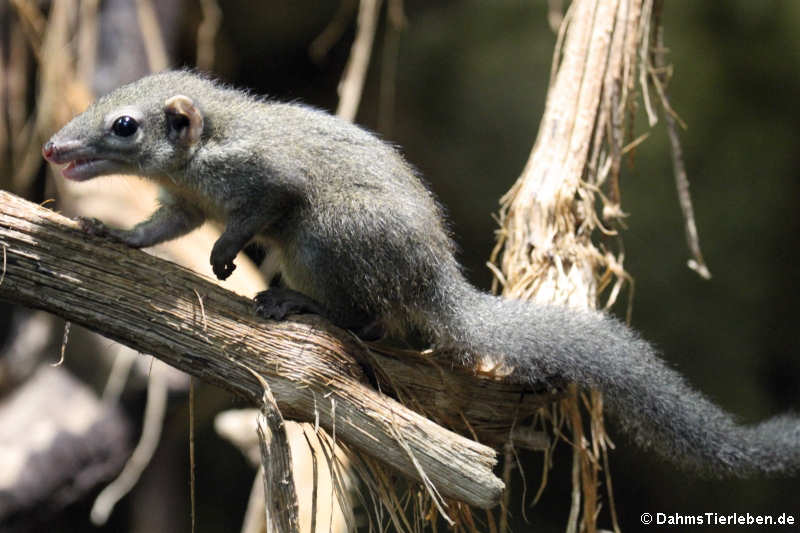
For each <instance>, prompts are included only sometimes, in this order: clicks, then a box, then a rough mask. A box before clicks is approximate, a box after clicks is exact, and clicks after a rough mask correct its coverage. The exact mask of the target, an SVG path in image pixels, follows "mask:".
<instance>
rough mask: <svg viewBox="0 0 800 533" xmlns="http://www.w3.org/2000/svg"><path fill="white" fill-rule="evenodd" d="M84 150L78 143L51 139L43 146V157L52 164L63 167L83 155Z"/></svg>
mask: <svg viewBox="0 0 800 533" xmlns="http://www.w3.org/2000/svg"><path fill="white" fill-rule="evenodd" d="M82 148H83V145H82V144H81V143H80V142H78V141H64V142H56V141H54V140H53V139H50V140H49V141H47V142H46V143H45V144H44V146H42V156H43V157H44V158H45V159H46V160H47V161H49V162H50V163H54V164H56V165H61V164H63V163H69V162H70V161H72V160H74V159H77V157H79V156H81V155H83V154H82Z"/></svg>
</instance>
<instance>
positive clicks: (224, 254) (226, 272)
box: [211, 241, 236, 280]
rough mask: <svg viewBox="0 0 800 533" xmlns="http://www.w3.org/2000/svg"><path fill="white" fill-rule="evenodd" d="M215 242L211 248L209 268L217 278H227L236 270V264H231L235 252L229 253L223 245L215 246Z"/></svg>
mask: <svg viewBox="0 0 800 533" xmlns="http://www.w3.org/2000/svg"><path fill="white" fill-rule="evenodd" d="M217 244H219V241H217ZM217 244H215V245H214V249H213V250H211V269H212V270H213V271H214V275H215V276H217V279H222V280H224V279H228V278H229V277H230V275H231V274H233V271H234V270H236V265H235V264H233V259H234V258H235V257H236V254H235V253H234V254H231V253H229V252H228V251H226V250H224V249H223V247H221V246H217Z"/></svg>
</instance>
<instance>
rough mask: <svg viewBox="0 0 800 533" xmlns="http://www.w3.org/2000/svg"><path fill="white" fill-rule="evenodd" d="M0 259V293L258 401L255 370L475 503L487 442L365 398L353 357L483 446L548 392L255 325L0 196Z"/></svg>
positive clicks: (240, 309)
mask: <svg viewBox="0 0 800 533" xmlns="http://www.w3.org/2000/svg"><path fill="white" fill-rule="evenodd" d="M0 262H1V264H0V267H2V271H0V298H3V299H6V300H10V301H13V302H17V303H20V304H23V305H27V306H30V307H34V308H40V309H45V310H47V311H49V312H51V313H54V314H57V315H59V316H62V317H64V318H65V319H67V320H71V321H74V322H76V323H79V324H82V325H84V326H86V327H87V328H89V329H92V330H94V331H97V332H99V333H102V334H103V335H105V336H107V337H109V338H112V339H114V340H117V341H119V342H121V343H123V344H126V345H128V346H130V347H132V348H133V349H136V350H139V351H141V352H144V353H149V354H153V355H154V356H156V357H158V358H159V359H161V360H163V361H165V362H166V363H168V364H170V365H172V366H174V367H176V368H179V369H181V370H184V371H185V372H188V373H190V374H192V375H194V376H197V377H199V378H201V379H204V380H206V381H208V382H211V383H213V384H216V385H218V386H221V387H223V388H225V389H228V390H230V391H232V392H234V393H236V394H238V395H241V396H244V397H246V398H248V399H249V400H250V401H251V402H253V403H257V402H259V401H260V399H261V395H262V393H263V388H262V387H261V385H260V384H259V383H258V381H257V380H256V378H255V377H254V376H253V374H252V373H251V371H254V372H256V373H257V374H259V375H261V376H264V377H265V378H266V379H267V380H268V381H269V384H270V387H271V389H272V391H273V393H274V395H275V397H276V399H277V402H278V406H279V407H280V409H281V411H282V412H283V413H284V415H285V416H287V417H289V418H293V419H297V420H301V421H315V420H318V421H319V423H320V424H321V425H322V426H323V427H325V428H327V429H330V428H331V427H332V424H333V422H334V421H333V420H332V416H331V413H332V412H335V416H336V421H335V423H336V433H337V435H338V438H340V439H341V440H342V441H344V442H346V443H347V444H349V445H351V446H352V447H353V448H355V449H357V450H360V451H362V452H365V453H367V454H368V455H371V456H372V457H375V458H377V459H379V460H380V461H382V462H384V463H385V464H387V465H390V466H391V467H392V468H394V469H395V470H397V471H398V472H400V473H402V474H403V475H405V476H407V477H409V478H411V479H414V480H417V481H419V480H420V479H421V477H422V473H421V472H420V471H419V470H418V467H417V466H415V462H416V463H417V464H418V465H419V468H420V469H421V470H422V471H423V472H424V475H425V476H427V477H428V478H429V479H430V480H431V481H432V482H433V484H434V486H435V487H436V488H437V489H438V490H439V492H440V493H441V494H442V495H443V496H445V497H448V498H453V499H457V500H460V501H463V502H465V503H468V504H470V505H472V506H476V507H481V508H489V507H492V506H493V505H495V504H496V503H497V502H498V500H499V498H500V495H501V492H502V491H503V483H502V482H501V481H500V480H499V479H498V478H496V477H495V476H494V475H493V474H492V467H493V466H494V464H495V462H496V457H495V452H494V450H492V449H491V448H488V447H487V446H485V445H482V444H478V443H476V442H474V441H472V440H469V439H467V438H464V437H461V436H459V435H457V434H455V433H453V432H451V431H448V430H446V429H444V428H442V427H440V426H439V425H437V424H435V423H434V422H432V421H430V420H428V419H426V418H424V417H423V416H420V415H419V414H417V413H415V412H414V411H411V410H409V409H408V408H406V407H404V406H403V405H401V404H400V403H398V402H397V401H395V400H393V399H391V398H389V397H388V396H386V395H384V394H380V393H378V392H376V391H375V390H374V389H372V388H371V387H370V386H368V385H366V384H365V383H366V382H367V379H366V377H365V376H364V372H363V370H362V364H364V363H365V362H368V363H371V364H373V365H374V366H375V368H376V372H375V376H372V377H373V378H375V379H378V380H379V383H383V385H382V386H381V388H382V390H390V389H391V388H392V387H390V385H391V386H393V390H395V391H401V392H402V395H406V396H408V397H410V398H414V401H415V402H416V403H417V404H418V405H419V407H420V408H421V409H423V410H424V411H425V412H426V413H428V414H430V415H436V416H437V417H438V419H440V420H447V421H463V423H462V427H465V428H468V429H469V430H470V431H474V432H475V434H476V435H477V437H478V438H483V436H484V435H486V436H488V437H487V440H491V439H492V438H496V436H497V435H498V433H503V432H505V433H507V432H508V428H510V427H511V425H512V423H513V422H514V420H516V419H517V418H522V417H524V416H526V415H527V414H530V413H532V412H533V411H534V410H535V408H536V407H537V406H540V405H542V404H543V403H544V402H545V401H547V400H550V399H552V397H551V396H549V395H545V396H544V397H539V396H536V395H525V394H524V392H525V391H524V390H523V389H522V388H521V387H515V386H511V385H508V384H504V383H501V382H498V381H495V380H492V379H488V378H486V377H481V376H475V375H472V374H471V373H470V372H469V371H464V370H460V371H459V370H457V369H456V370H454V369H452V368H450V365H449V364H447V365H445V364H441V365H438V366H437V367H436V368H437V369H438V370H434V371H432V370H431V361H433V360H435V359H434V358H433V357H429V358H427V359H426V358H423V357H420V356H419V355H417V357H416V359H411V358H409V359H403V358H400V357H398V356H397V354H394V355H393V357H390V352H388V351H385V350H384V351H381V352H378V351H372V350H369V349H367V348H366V347H365V346H363V345H362V344H361V343H359V342H358V341H357V340H355V339H354V338H353V337H352V336H351V335H350V334H348V333H346V332H343V331H341V330H338V329H337V328H335V327H333V326H331V325H330V324H328V323H327V322H326V321H324V320H321V319H319V318H318V317H305V318H304V319H303V320H297V321H285V322H272V321H265V320H261V319H258V318H256V317H254V316H253V314H252V311H251V302H250V301H249V300H248V299H246V298H243V297H241V296H238V295H236V294H234V293H231V292H229V291H226V290H225V289H222V288H220V287H218V286H216V285H214V284H213V283H211V282H210V281H208V280H206V279H204V278H202V277H199V276H197V275H195V274H193V273H192V272H189V271H187V270H186V269H184V268H181V267H179V266H177V265H174V264H172V263H169V262H166V261H164V260H161V259H158V258H155V257H152V256H150V255H148V254H146V253H143V252H141V251H138V250H132V249H129V248H127V247H124V246H122V245H118V244H116V243H111V242H108V241H106V240H103V239H97V238H93V237H89V236H87V235H86V234H84V233H83V232H81V231H80V230H79V229H78V227H77V224H76V223H75V222H74V221H72V220H69V219H67V218H65V217H63V216H61V215H58V214H56V213H54V212H52V211H49V210H47V209H44V208H41V207H39V206H36V205H35V204H31V203H30V202H26V201H24V200H22V199H20V198H18V197H16V196H14V195H11V194H9V193H6V192H3V191H0ZM354 357H355V360H354ZM359 362H361V364H359ZM389 382H390V383H389ZM398 395H401V394H400V392H398ZM467 415H468V416H467ZM470 416H473V417H474V418H470ZM467 420H469V422H467ZM498 428H499V429H498ZM484 430H485V431H484ZM397 436H399V438H398V437H397ZM399 441H402V442H399ZM412 456H413V457H412Z"/></svg>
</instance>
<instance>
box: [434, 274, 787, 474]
mask: <svg viewBox="0 0 800 533" xmlns="http://www.w3.org/2000/svg"><path fill="white" fill-rule="evenodd" d="M460 285H461V286H460V288H459V290H458V291H457V292H458V293H459V294H458V295H457V296H454V298H452V299H449V300H450V301H449V302H448V304H449V306H454V307H456V309H455V310H452V309H451V310H449V312H446V313H436V316H429V317H428V320H429V321H430V322H429V324H431V323H432V324H433V325H434V326H433V327H434V329H435V330H436V331H433V332H432V333H433V334H434V335H435V336H436V337H437V338H439V339H440V340H441V341H443V342H444V343H446V344H451V345H453V346H454V347H456V348H458V349H460V350H463V351H464V352H465V353H473V354H492V355H496V356H498V357H501V358H502V360H504V361H506V362H507V363H508V364H509V365H510V366H513V367H515V369H516V370H515V374H514V376H516V377H517V378H519V379H520V380H522V381H524V382H533V383H535V382H541V381H546V380H548V379H552V378H557V379H560V380H567V381H570V382H575V383H577V384H578V385H580V386H583V387H592V388H596V389H598V390H600V391H602V392H603V393H604V401H605V403H606V404H607V405H608V406H609V407H610V408H611V410H612V413H613V414H614V415H615V416H616V418H617V419H618V420H619V422H620V423H621V424H622V426H623V428H624V429H625V430H626V432H627V433H629V434H630V435H631V436H632V437H633V439H634V440H635V441H636V442H637V443H638V444H640V445H641V446H643V447H646V448H650V449H653V450H655V451H656V452H658V453H660V454H661V455H663V456H664V457H665V458H667V459H669V460H671V461H673V462H674V463H676V464H678V465H681V466H685V467H688V468H690V469H692V470H695V471H698V472H700V473H701V474H704V475H711V476H726V477H746V476H750V475H754V474H766V475H777V474H791V473H797V472H800V419H798V418H797V417H794V416H780V417H776V418H772V419H770V420H767V421H765V422H762V423H761V424H758V425H755V426H747V427H744V426H740V425H737V424H736V422H735V421H734V420H733V418H732V417H731V416H730V415H728V414H727V413H725V412H724V411H722V410H721V409H720V408H719V407H717V406H716V405H714V404H713V403H711V402H710V401H709V400H707V399H706V398H705V397H704V396H703V395H702V394H700V393H699V392H697V391H695V390H693V389H692V388H691V387H689V386H688V385H687V384H686V382H685V381H684V379H683V378H682V377H681V376H680V375H679V374H678V373H677V372H675V371H673V370H672V369H670V368H668V367H667V366H666V365H665V364H664V362H663V361H661V360H660V359H659V358H658V356H657V354H656V351H655V350H654V348H653V347H652V346H651V345H650V344H649V343H647V342H646V341H644V340H642V339H640V338H639V337H638V335H637V334H636V333H635V332H633V331H632V330H631V329H629V328H627V327H626V326H625V325H623V324H622V323H620V322H618V321H617V320H615V319H613V318H611V317H608V316H605V315H603V314H600V313H593V312H579V311H575V310H570V309H567V308H562V307H558V306H546V305H537V304H532V303H530V302H523V301H517V300H508V299H503V298H499V297H496V296H492V295H489V294H485V293H481V292H479V291H478V290H476V289H474V288H473V287H471V286H470V285H469V284H467V283H466V282H463V284H460ZM453 311H455V312H453ZM449 317H455V318H449Z"/></svg>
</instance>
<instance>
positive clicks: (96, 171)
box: [61, 158, 120, 181]
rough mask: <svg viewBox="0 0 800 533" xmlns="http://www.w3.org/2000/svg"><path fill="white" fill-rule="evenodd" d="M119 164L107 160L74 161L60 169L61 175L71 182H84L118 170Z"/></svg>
mask: <svg viewBox="0 0 800 533" xmlns="http://www.w3.org/2000/svg"><path fill="white" fill-rule="evenodd" d="M119 166H120V165H119V163H115V162H114V161H111V160H109V159H96V158H90V159H75V160H73V161H70V162H69V163H67V164H66V165H65V166H64V168H62V169H61V174H62V175H63V176H64V177H65V178H67V179H68V180H72V181H85V180H88V179H91V178H94V177H97V176H101V175H103V174H110V173H113V171H115V170H118V168H119Z"/></svg>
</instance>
